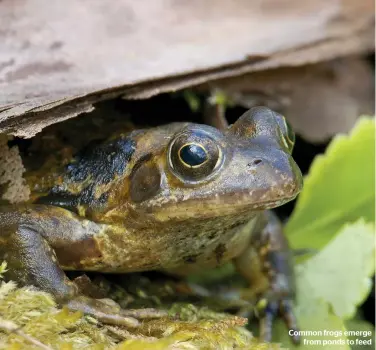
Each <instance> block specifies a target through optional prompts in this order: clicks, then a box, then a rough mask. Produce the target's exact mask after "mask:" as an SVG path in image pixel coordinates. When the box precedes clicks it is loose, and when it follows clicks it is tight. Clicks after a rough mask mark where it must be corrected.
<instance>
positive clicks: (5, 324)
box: [0, 318, 53, 350]
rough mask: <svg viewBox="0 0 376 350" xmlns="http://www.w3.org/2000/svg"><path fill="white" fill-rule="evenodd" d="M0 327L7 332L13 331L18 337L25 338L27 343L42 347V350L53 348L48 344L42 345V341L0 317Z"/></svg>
mask: <svg viewBox="0 0 376 350" xmlns="http://www.w3.org/2000/svg"><path fill="white" fill-rule="evenodd" d="M0 328H1V329H3V330H5V331H7V332H10V333H15V334H17V335H19V336H20V337H22V338H24V339H25V340H27V341H28V342H29V343H31V344H33V345H36V346H38V347H40V348H41V349H44V350H53V349H52V348H51V347H49V346H47V345H44V344H43V343H41V342H40V341H39V340H38V339H35V338H34V337H32V336H30V335H28V334H26V333H25V332H24V331H23V330H22V329H21V327H19V326H17V325H16V324H15V323H14V322H12V321H7V320H4V319H2V318H0Z"/></svg>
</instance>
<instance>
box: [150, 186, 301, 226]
mask: <svg viewBox="0 0 376 350" xmlns="http://www.w3.org/2000/svg"><path fill="white" fill-rule="evenodd" d="M287 186H288V184H287V185H286V187H285V188H284V190H283V191H282V190H278V189H269V190H251V191H242V192H228V193H222V194H217V195H216V196H214V197H213V196H207V197H205V196H204V195H203V196H202V197H201V198H199V197H195V198H186V199H184V198H180V199H178V200H177V201H176V202H174V203H171V202H168V203H164V204H161V205H160V206H154V207H153V208H152V210H151V214H152V215H153V216H154V218H155V219H157V220H158V221H168V220H171V219H176V220H185V219H188V218H212V217H219V216H227V215H238V214H240V213H247V212H249V213H250V214H251V213H252V212H254V211H262V210H267V209H273V208H276V207H279V206H281V205H283V204H285V203H287V202H290V201H291V200H293V199H295V198H296V196H297V195H298V193H299V192H300V189H301V186H298V185H296V184H294V185H293V184H291V186H290V188H289V190H287ZM149 212H150V211H149Z"/></svg>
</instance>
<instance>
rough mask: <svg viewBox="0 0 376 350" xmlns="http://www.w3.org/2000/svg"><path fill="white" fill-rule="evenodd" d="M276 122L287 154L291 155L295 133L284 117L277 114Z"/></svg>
mask: <svg viewBox="0 0 376 350" xmlns="http://www.w3.org/2000/svg"><path fill="white" fill-rule="evenodd" d="M277 122H278V125H279V127H280V130H281V132H282V141H283V144H284V145H285V147H286V148H287V149H288V150H289V152H290V153H292V150H293V148H294V144H295V133H294V131H293V130H292V127H291V125H290V124H289V123H288V121H287V120H286V118H285V117H284V116H282V115H280V114H278V115H277Z"/></svg>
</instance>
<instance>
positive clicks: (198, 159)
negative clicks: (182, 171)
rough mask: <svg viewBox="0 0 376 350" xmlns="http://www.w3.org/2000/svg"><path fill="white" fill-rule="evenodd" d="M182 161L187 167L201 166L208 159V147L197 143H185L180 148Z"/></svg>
mask: <svg viewBox="0 0 376 350" xmlns="http://www.w3.org/2000/svg"><path fill="white" fill-rule="evenodd" d="M179 157H180V160H181V162H182V163H183V164H184V165H186V166H187V167H192V168H193V167H199V166H201V165H203V164H204V163H205V162H207V161H208V159H209V157H208V154H207V152H206V149H205V148H204V147H203V146H201V145H198V144H197V143H190V144H187V145H184V146H182V147H181V148H180V150H179Z"/></svg>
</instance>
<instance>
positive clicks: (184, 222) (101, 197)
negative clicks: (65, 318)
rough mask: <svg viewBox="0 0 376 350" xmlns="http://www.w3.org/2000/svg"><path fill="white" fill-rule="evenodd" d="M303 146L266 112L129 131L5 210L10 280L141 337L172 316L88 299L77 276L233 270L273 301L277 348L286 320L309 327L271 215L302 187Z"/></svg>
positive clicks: (39, 179) (38, 173)
mask: <svg viewBox="0 0 376 350" xmlns="http://www.w3.org/2000/svg"><path fill="white" fill-rule="evenodd" d="M294 141H295V136H294V133H293V131H292V129H291V127H290V125H289V124H288V122H287V120H286V118H285V117H284V116H282V115H281V114H279V113H277V112H274V111H272V110H271V109H269V108H266V107H254V108H251V109H250V110H248V111H246V112H245V113H244V114H243V115H241V116H240V117H239V119H238V120H237V121H235V122H234V123H233V124H232V125H228V124H225V123H224V122H223V121H222V122H221V123H220V125H217V127H215V126H212V125H207V124H197V123H191V122H175V123H170V124H167V125H160V126H156V127H151V128H144V129H136V130H133V131H130V132H125V133H123V132H121V131H119V132H116V133H115V134H114V135H113V136H111V137H109V138H108V139H106V140H104V141H101V142H91V143H90V144H88V145H87V146H86V147H84V148H83V149H82V150H80V151H78V152H77V153H75V154H72V156H71V158H69V159H68V160H64V161H61V164H58V165H56V166H55V165H54V166H45V167H43V166H42V167H41V169H38V170H32V171H28V172H26V173H25V176H24V177H25V179H26V181H27V183H28V185H29V187H30V189H31V196H30V200H29V201H27V202H25V203H19V204H8V205H3V206H1V207H0V258H1V259H2V260H5V261H6V262H7V264H8V267H9V270H8V272H7V274H6V278H7V279H9V280H13V281H16V282H17V283H18V285H32V286H35V287H36V288H38V289H40V290H42V291H45V292H48V293H50V294H52V295H53V296H54V298H55V300H56V301H57V303H58V304H59V305H62V306H66V307H68V308H69V309H70V310H73V311H81V312H83V313H84V314H87V315H91V316H93V317H95V318H97V319H98V320H99V321H100V322H103V323H108V324H115V325H120V326H125V327H130V328H132V327H133V328H134V327H138V326H139V325H140V322H141V321H142V319H143V318H154V317H163V316H165V315H166V313H165V312H164V311H163V310H156V309H139V310H127V309H122V308H119V307H118V306H116V305H113V304H111V303H109V302H106V301H104V300H97V299H94V298H92V297H89V296H86V295H83V294H82V293H81V292H80V290H79V288H78V286H77V285H76V284H75V282H74V281H73V280H71V279H69V278H68V277H67V274H66V272H68V271H83V272H90V271H94V272H100V273H115V274H123V273H133V272H143V271H162V272H166V273H167V274H173V275H179V276H187V275H190V274H194V273H195V272H198V271H202V270H203V269H205V270H206V269H212V268H216V267H218V266H221V265H223V264H225V263H233V264H234V266H235V267H236V269H237V270H238V271H239V273H240V274H241V275H242V276H243V277H244V278H245V279H246V280H247V282H248V284H249V290H250V291H252V295H255V296H256V297H257V298H259V300H267V303H266V306H265V308H264V309H263V312H262V315H261V316H260V338H261V339H263V340H264V341H267V342H269V341H271V337H272V325H273V322H274V320H275V318H277V317H278V316H282V318H283V319H284V320H285V323H286V325H287V327H288V328H289V329H293V330H297V329H298V325H297V320H296V317H295V315H294V311H293V302H294V295H295V285H294V283H295V282H294V271H293V264H292V254H291V250H290V249H289V245H288V241H287V239H286V237H285V235H284V233H283V227H282V224H281V222H280V221H279V219H278V218H277V217H276V215H275V214H274V213H273V212H272V211H271V209H273V208H276V207H278V206H281V205H283V204H285V203H287V202H289V201H292V200H293V199H295V198H296V196H297V195H298V194H299V192H300V191H301V188H302V174H301V172H300V170H299V167H298V166H297V164H296V163H295V161H294V159H293V157H292V150H293V147H294ZM290 333H294V334H295V333H297V332H290ZM292 340H293V341H294V342H295V343H297V342H299V339H297V338H296V337H295V336H294V338H293V339H292Z"/></svg>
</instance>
